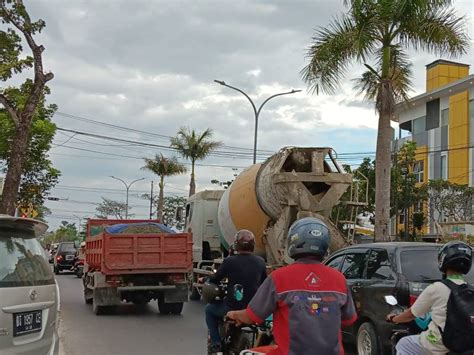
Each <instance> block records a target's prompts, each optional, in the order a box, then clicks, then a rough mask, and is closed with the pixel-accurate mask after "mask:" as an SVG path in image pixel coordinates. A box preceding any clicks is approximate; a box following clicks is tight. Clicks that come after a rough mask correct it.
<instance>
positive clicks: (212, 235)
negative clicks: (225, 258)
mask: <svg viewBox="0 0 474 355" xmlns="http://www.w3.org/2000/svg"><path fill="white" fill-rule="evenodd" d="M223 194H224V190H204V191H200V192H198V193H196V194H194V195H192V196H191V197H190V198H189V199H188V201H187V203H186V224H185V231H187V232H189V231H190V232H192V233H193V261H194V262H199V261H202V260H212V259H217V258H219V257H221V255H222V250H221V232H220V229H219V224H218V222H217V211H218V208H219V201H220V199H221V198H222V195H223Z"/></svg>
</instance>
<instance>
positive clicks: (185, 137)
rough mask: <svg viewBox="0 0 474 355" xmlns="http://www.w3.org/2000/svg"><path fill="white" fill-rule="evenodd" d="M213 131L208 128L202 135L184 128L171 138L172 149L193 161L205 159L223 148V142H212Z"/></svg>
mask: <svg viewBox="0 0 474 355" xmlns="http://www.w3.org/2000/svg"><path fill="white" fill-rule="evenodd" d="M212 135H213V131H212V129H210V128H208V129H206V130H204V131H203V132H201V133H198V132H196V131H195V130H194V129H193V130H191V129H189V128H187V127H182V128H180V130H179V131H178V133H177V135H176V137H173V138H171V141H170V142H171V147H173V148H175V149H176V150H177V151H178V152H179V153H180V154H181V156H183V157H184V158H186V159H189V160H191V161H192V162H193V161H196V160H202V159H205V158H206V157H207V156H208V155H209V154H210V153H211V152H212V151H214V150H216V149H217V148H219V147H221V146H222V142H216V141H212V140H211V139H212Z"/></svg>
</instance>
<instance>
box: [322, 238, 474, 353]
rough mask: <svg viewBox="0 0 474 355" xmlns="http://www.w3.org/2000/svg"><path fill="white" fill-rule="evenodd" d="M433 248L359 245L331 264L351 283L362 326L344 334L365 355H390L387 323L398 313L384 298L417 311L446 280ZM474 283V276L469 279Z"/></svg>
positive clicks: (427, 245)
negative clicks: (419, 301) (420, 300)
mask: <svg viewBox="0 0 474 355" xmlns="http://www.w3.org/2000/svg"><path fill="white" fill-rule="evenodd" d="M440 247H441V245H438V244H432V243H410V242H389V243H371V244H359V245H354V246H351V247H348V248H344V249H341V250H339V251H337V252H336V253H334V254H333V255H331V256H330V257H329V258H328V259H327V260H326V261H325V264H326V265H328V266H330V267H333V268H335V269H337V270H339V271H341V272H342V273H343V274H344V276H345V277H346V279H347V283H348V286H349V288H350V290H351V293H352V297H353V299H354V303H355V306H356V309H357V315H358V320H357V322H356V323H355V324H354V325H353V326H351V327H348V328H345V329H343V341H344V343H346V344H352V345H354V344H355V345H356V347H357V352H358V354H359V355H366V354H371V355H374V354H382V353H390V346H391V344H390V336H391V335H392V331H393V329H394V327H400V326H399V325H393V324H391V323H388V322H386V321H385V316H386V315H387V314H388V313H390V312H391V311H392V307H391V306H389V305H388V304H387V303H386V302H385V300H384V296H386V295H393V296H395V297H396V298H397V300H398V302H399V304H400V305H401V306H405V307H409V306H410V305H412V304H413V303H414V302H415V300H416V298H417V297H418V296H419V295H420V293H421V292H422V291H423V290H424V289H425V288H426V287H427V286H428V285H429V284H430V283H432V282H434V281H437V280H440V279H441V273H440V271H439V270H438V250H439V248H440ZM466 276H467V277H466V281H468V282H469V283H474V271H473V270H471V272H470V273H469V274H468V275H466Z"/></svg>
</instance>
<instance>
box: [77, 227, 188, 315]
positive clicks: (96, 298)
mask: <svg viewBox="0 0 474 355" xmlns="http://www.w3.org/2000/svg"><path fill="white" fill-rule="evenodd" d="M86 233H87V235H86V249H85V264H84V276H83V284H84V299H85V302H86V303H87V304H92V308H93V312H94V313H95V314H97V315H99V314H103V313H107V312H110V311H111V310H113V309H114V306H117V305H120V304H121V303H122V302H123V301H125V302H132V303H134V304H137V305H143V304H146V303H148V302H150V301H151V300H157V301H158V308H159V311H160V313H162V314H180V313H181V311H182V309H183V302H186V301H187V300H188V275H189V274H190V273H191V271H192V244H193V242H192V234H191V233H175V232H173V231H172V230H170V229H168V228H167V227H166V226H164V225H162V224H159V223H158V221H150V220H107V219H90V220H89V221H88V223H87V232H86Z"/></svg>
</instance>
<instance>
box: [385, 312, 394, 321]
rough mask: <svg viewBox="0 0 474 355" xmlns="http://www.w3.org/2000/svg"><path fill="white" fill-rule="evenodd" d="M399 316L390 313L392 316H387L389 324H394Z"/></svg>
mask: <svg viewBox="0 0 474 355" xmlns="http://www.w3.org/2000/svg"><path fill="white" fill-rule="evenodd" d="M396 316H397V315H396V314H395V313H390V314H387V317H386V318H385V319H386V320H387V322H389V323H394V321H393V318H395V317H396Z"/></svg>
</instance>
